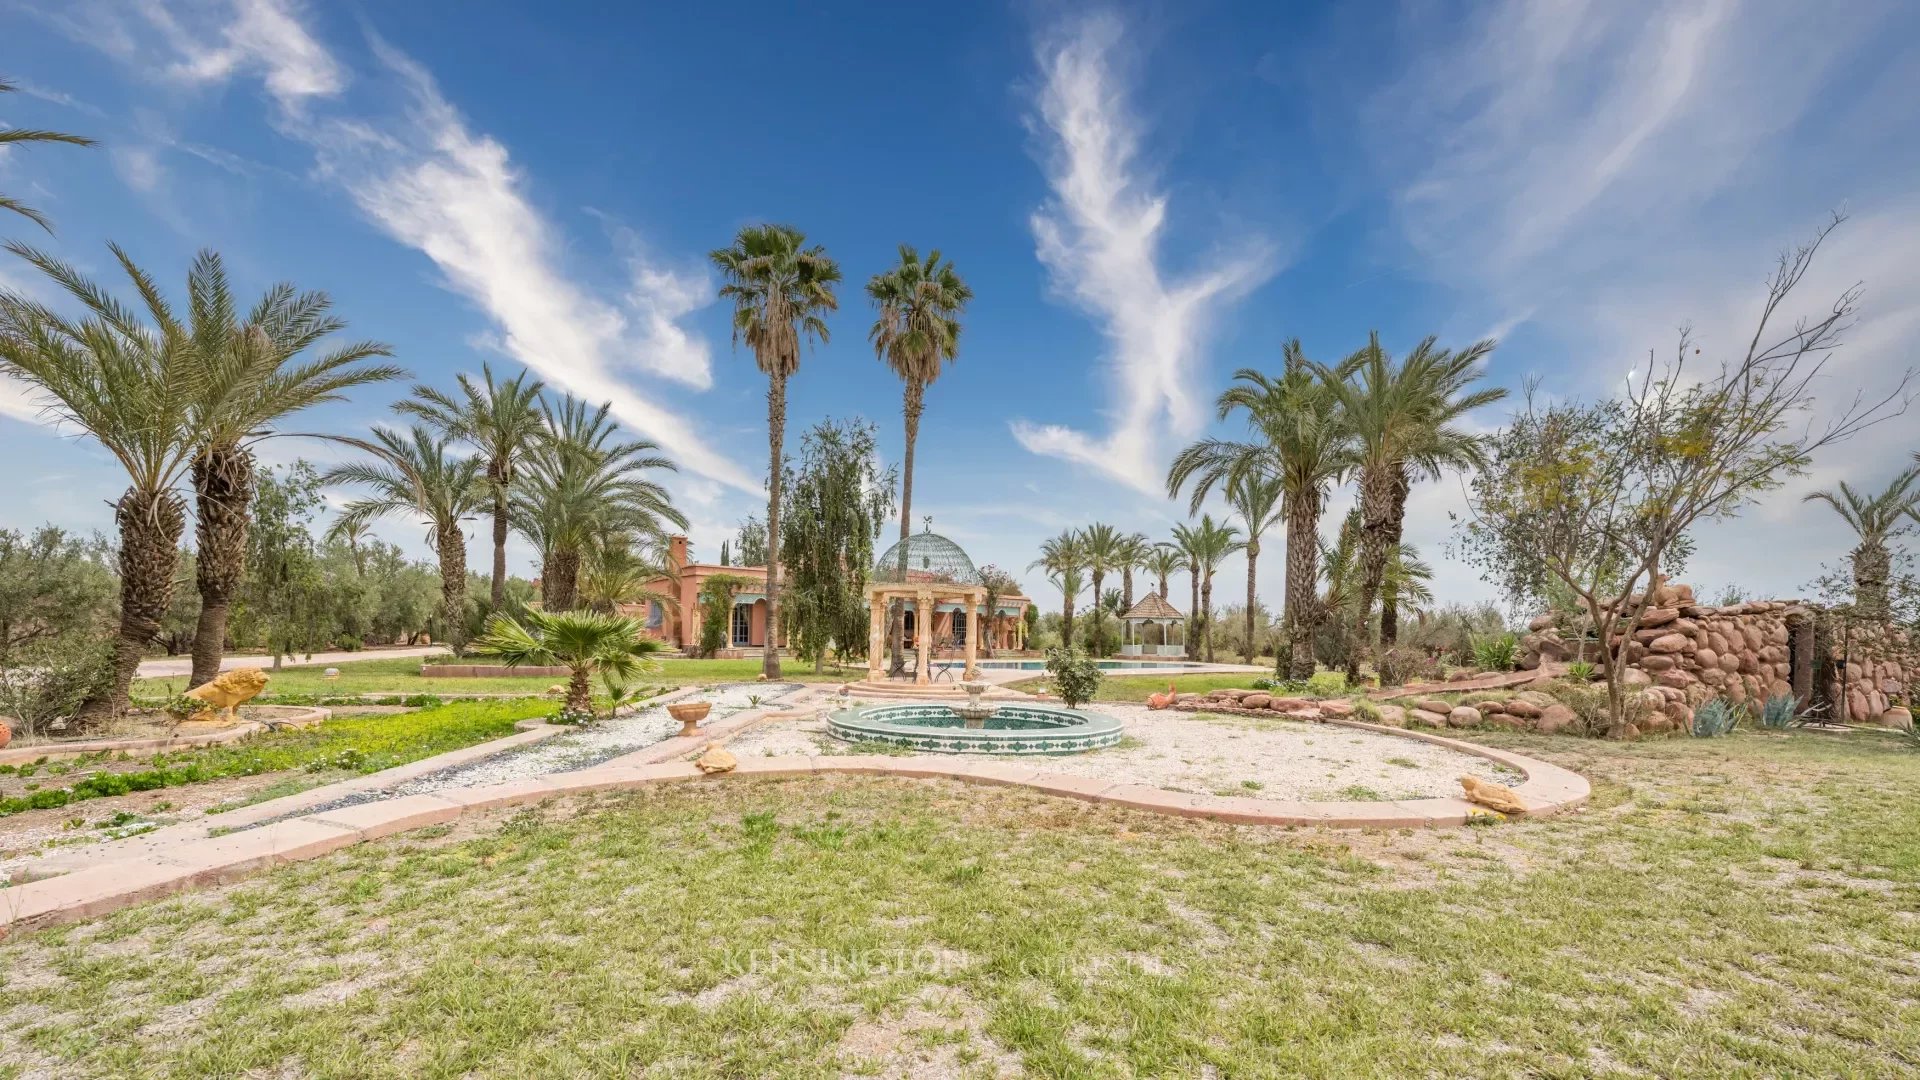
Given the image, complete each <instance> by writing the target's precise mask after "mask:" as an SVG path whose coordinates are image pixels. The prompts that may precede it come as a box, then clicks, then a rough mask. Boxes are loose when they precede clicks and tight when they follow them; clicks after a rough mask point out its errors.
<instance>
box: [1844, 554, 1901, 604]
mask: <svg viewBox="0 0 1920 1080" xmlns="http://www.w3.org/2000/svg"><path fill="white" fill-rule="evenodd" d="M1852 559H1853V606H1854V607H1856V608H1858V609H1859V611H1860V613H1861V614H1862V615H1868V616H1879V615H1883V614H1885V613H1886V610H1887V577H1888V574H1889V570H1890V567H1891V564H1892V560H1891V559H1890V558H1889V557H1888V555H1887V548H1886V545H1885V544H1879V543H1874V542H1872V541H1867V540H1862V541H1861V542H1860V545H1859V546H1858V547H1856V548H1854V549H1853V555H1852Z"/></svg>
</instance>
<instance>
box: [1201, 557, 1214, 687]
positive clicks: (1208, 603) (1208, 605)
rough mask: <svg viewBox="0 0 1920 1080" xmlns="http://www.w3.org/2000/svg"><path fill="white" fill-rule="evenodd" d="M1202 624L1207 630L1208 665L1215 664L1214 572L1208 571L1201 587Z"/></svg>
mask: <svg viewBox="0 0 1920 1080" xmlns="http://www.w3.org/2000/svg"><path fill="white" fill-rule="evenodd" d="M1200 624H1201V625H1202V626H1203V627H1205V628H1206V629H1205V631H1204V633H1205V634H1206V638H1207V663H1209V664H1211V663H1213V571H1211V570H1209V571H1207V576H1206V578H1205V579H1204V580H1203V582H1202V584H1201V586H1200Z"/></svg>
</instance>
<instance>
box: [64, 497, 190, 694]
mask: <svg viewBox="0 0 1920 1080" xmlns="http://www.w3.org/2000/svg"><path fill="white" fill-rule="evenodd" d="M113 517H114V523H115V524H116V525H117V526H118V528H119V530H120V632H119V635H118V636H117V637H116V638H115V640H114V646H113V682H112V684H110V685H107V686H102V687H100V688H98V689H96V690H95V691H94V692H93V693H92V694H90V695H88V697H87V700H86V701H85V702H84V703H82V704H81V706H80V710H79V718H80V721H81V723H82V724H86V723H90V722H97V721H99V720H102V719H105V718H106V717H109V716H116V715H118V714H120V713H123V712H125V711H126V710H127V701H128V698H129V697H130V696H131V692H132V689H133V677H134V675H135V674H136V673H138V672H139V670H140V656H141V654H142V653H144V652H145V651H146V648H147V644H148V643H149V642H151V641H152V640H153V638H154V635H155V634H158V633H159V632H160V622H161V620H162V619H165V618H166V617H167V608H168V606H169V605H170V604H172V602H173V571H174V568H175V567H176V566H177V565H178V564H179V561H180V534H181V533H183V532H185V531H186V528H187V508H186V504H185V502H184V501H183V500H182V499H181V498H180V497H179V496H178V495H175V494H174V493H173V492H171V491H166V492H158V493H155V492H145V491H138V490H135V489H132V488H129V489H128V490H127V492H126V494H124V495H122V496H120V501H119V502H116V503H115V504H114V506H113Z"/></svg>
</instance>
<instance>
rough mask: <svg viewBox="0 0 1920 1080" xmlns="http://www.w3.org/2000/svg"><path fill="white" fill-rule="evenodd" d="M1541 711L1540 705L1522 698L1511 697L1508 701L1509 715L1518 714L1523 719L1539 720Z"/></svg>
mask: <svg viewBox="0 0 1920 1080" xmlns="http://www.w3.org/2000/svg"><path fill="white" fill-rule="evenodd" d="M1541 711H1542V710H1541V708H1540V706H1538V705H1535V704H1534V703H1533V702H1531V701H1527V700H1524V699H1522V698H1510V699H1508V701H1507V703H1506V713H1507V715H1508V716H1517V717H1519V718H1521V719H1522V720H1538V719H1539V718H1540V713H1541Z"/></svg>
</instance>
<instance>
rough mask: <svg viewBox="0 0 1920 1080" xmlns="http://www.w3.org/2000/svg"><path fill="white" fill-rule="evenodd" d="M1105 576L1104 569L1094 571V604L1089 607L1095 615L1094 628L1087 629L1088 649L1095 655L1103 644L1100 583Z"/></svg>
mask: <svg viewBox="0 0 1920 1080" xmlns="http://www.w3.org/2000/svg"><path fill="white" fill-rule="evenodd" d="M1105 576H1106V575H1105V573H1104V572H1103V571H1099V570H1095V571H1094V572H1093V606H1092V608H1091V609H1089V610H1090V611H1091V612H1092V615H1093V629H1092V630H1089V631H1087V645H1088V646H1089V649H1088V651H1089V652H1091V653H1093V655H1095V656H1099V655H1100V646H1101V645H1102V644H1103V643H1102V642H1101V640H1100V583H1101V581H1102V580H1104V578H1105Z"/></svg>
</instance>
